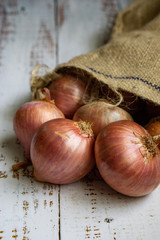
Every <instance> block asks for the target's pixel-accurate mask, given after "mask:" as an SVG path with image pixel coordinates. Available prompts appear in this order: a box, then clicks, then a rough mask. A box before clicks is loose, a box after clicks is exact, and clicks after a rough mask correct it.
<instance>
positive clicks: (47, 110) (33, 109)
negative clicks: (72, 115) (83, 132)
mask: <svg viewBox="0 0 160 240" xmlns="http://www.w3.org/2000/svg"><path fill="white" fill-rule="evenodd" d="M54 118H64V115H63V113H62V112H61V111H60V110H59V109H58V108H57V107H56V105H55V104H54V101H50V100H49V95H48V92H47V94H46V98H45V100H34V101H31V102H27V103H25V104H23V105H22V106H21V107H20V108H19V109H18V110H17V112H16V113H15V116H14V122H13V125H14V130H15V133H16V135H17V137H18V139H19V140H20V142H21V144H22V145H23V147H24V149H25V154H26V158H28V159H29V158H30V143H31V140H32V137H33V135H34V133H35V132H36V130H37V129H38V128H39V127H40V126H41V125H42V123H44V122H46V121H49V120H51V119H54Z"/></svg>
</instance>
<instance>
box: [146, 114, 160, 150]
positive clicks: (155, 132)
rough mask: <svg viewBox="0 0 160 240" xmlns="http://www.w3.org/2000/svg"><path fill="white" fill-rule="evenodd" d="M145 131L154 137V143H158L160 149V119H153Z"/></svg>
mask: <svg viewBox="0 0 160 240" xmlns="http://www.w3.org/2000/svg"><path fill="white" fill-rule="evenodd" d="M145 129H146V130H147V131H148V132H149V134H150V135H151V136H152V137H154V141H156V143H157V146H158V147H159V148H160V137H159V135H160V117H155V118H153V119H152V120H151V121H150V122H149V123H148V124H147V125H146V126H145Z"/></svg>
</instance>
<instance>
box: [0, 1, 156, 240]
mask: <svg viewBox="0 0 160 240" xmlns="http://www.w3.org/2000/svg"><path fill="white" fill-rule="evenodd" d="M129 2H131V0H1V1H0V83H1V87H0V96H1V100H0V239H4V240H12V239H15V240H37V239H38V240H45V239H47V240H75V239H76V240H85V239H99V240H143V239H144V240H151V239H154V240H159V239H160V187H159V188H157V190H155V191H154V192H153V193H152V194H150V195H148V196H146V197H143V198H129V197H125V196H123V195H121V194H118V193H116V192H115V191H113V190H112V189H111V188H109V187H108V186H107V185H106V184H105V183H104V182H103V181H89V180H87V179H86V178H84V179H83V180H81V181H79V182H76V183H73V184H68V185H63V186H62V185H61V186H59V185H53V184H46V183H44V184H43V183H39V182H36V181H35V180H34V178H33V177H32V167H29V168H27V169H26V170H20V171H19V172H13V171H12V165H13V164H14V163H16V162H19V161H22V160H23V159H24V152H23V148H22V146H21V145H20V144H19V142H18V140H17V138H16V136H15V133H14V131H13V116H14V113H15V111H16V110H17V108H18V107H19V106H20V105H22V104H23V103H24V102H26V101H27V100H30V99H31V93H30V84H29V81H30V74H31V71H32V70H33V68H34V67H35V65H36V64H42V63H45V64H47V65H48V66H50V67H51V68H54V67H55V66H56V65H57V64H58V63H62V62H65V61H68V60H69V59H71V58H72V57H74V56H76V55H79V54H81V53H86V52H88V51H91V50H93V49H95V48H97V47H99V46H100V45H102V44H103V43H105V42H106V41H107V39H108V36H109V33H110V30H111V27H112V24H113V21H114V16H115V14H116V13H117V12H118V11H120V10H121V9H123V8H124V7H125V6H127V4H128V3H129Z"/></svg>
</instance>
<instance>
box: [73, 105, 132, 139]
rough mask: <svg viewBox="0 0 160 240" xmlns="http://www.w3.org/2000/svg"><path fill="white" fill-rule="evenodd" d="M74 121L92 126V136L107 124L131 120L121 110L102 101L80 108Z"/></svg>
mask: <svg viewBox="0 0 160 240" xmlns="http://www.w3.org/2000/svg"><path fill="white" fill-rule="evenodd" d="M73 120H74V121H79V120H83V121H87V122H90V123H91V124H92V129H93V133H94V136H95V137H96V136H97V135H98V133H99V132H100V131H101V130H102V129H103V128H104V127H105V126H107V125H108V124H109V123H111V122H115V121H119V120H132V121H133V118H132V116H131V115H130V114H129V113H128V112H126V111H125V110H123V109H122V108H119V107H116V106H114V105H111V104H108V103H106V102H104V101H95V102H92V103H88V104H86V105H84V106H82V107H80V108H79V109H78V110H77V111H76V112H75V114H74V116H73Z"/></svg>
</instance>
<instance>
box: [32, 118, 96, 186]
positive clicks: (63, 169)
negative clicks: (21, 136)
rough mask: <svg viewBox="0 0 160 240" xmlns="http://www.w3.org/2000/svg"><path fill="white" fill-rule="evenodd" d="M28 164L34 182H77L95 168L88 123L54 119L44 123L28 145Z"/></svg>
mask: <svg viewBox="0 0 160 240" xmlns="http://www.w3.org/2000/svg"><path fill="white" fill-rule="evenodd" d="M31 161H32V164H33V167H34V177H35V178H36V179H37V180H38V181H42V182H49V183H54V184H66V183H71V182H75V181H78V180H79V179H81V178H82V177H84V176H85V175H86V174H88V173H89V172H90V171H91V170H92V169H93V167H94V165H95V158H94V136H93V131H92V129H91V126H90V124H89V123H86V122H83V121H79V122H74V121H73V120H70V119H54V120H51V121H48V122H46V123H44V124H43V125H42V126H41V127H40V128H39V129H38V131H37V132H36V133H35V135H34V137H33V139H32V142H31Z"/></svg>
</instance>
